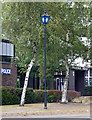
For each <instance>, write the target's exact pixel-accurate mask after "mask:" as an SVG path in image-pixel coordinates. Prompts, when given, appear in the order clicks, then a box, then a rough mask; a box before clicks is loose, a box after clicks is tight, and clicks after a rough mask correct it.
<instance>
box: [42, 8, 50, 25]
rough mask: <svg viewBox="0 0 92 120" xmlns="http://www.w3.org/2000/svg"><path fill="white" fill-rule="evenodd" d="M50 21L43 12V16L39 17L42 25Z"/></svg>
mask: <svg viewBox="0 0 92 120" xmlns="http://www.w3.org/2000/svg"><path fill="white" fill-rule="evenodd" d="M49 19H50V16H49V15H48V14H47V13H46V10H45V11H44V14H43V15H42V16H41V20H42V23H43V24H47V23H48V21H49Z"/></svg>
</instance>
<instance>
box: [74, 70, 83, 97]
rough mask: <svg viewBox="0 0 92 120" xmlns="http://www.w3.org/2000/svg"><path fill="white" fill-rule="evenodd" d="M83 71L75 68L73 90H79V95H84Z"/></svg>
mask: <svg viewBox="0 0 92 120" xmlns="http://www.w3.org/2000/svg"><path fill="white" fill-rule="evenodd" d="M84 75H85V71H84V70H75V91H78V92H80V94H81V95H84V87H85V77H84Z"/></svg>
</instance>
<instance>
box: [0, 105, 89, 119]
mask: <svg viewBox="0 0 92 120" xmlns="http://www.w3.org/2000/svg"><path fill="white" fill-rule="evenodd" d="M0 108H1V109H2V118H90V114H91V112H90V111H91V106H90V104H83V103H67V104H60V103H48V104H47V109H44V103H40V104H25V105H24V106H22V107H21V106H19V105H3V106H0Z"/></svg>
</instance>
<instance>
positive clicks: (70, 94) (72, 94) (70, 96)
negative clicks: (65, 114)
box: [67, 90, 80, 102]
mask: <svg viewBox="0 0 92 120" xmlns="http://www.w3.org/2000/svg"><path fill="white" fill-rule="evenodd" d="M79 96H80V94H79V92H77V91H73V90H68V91H67V100H68V101H69V102H71V101H72V99H74V98H76V97H79Z"/></svg>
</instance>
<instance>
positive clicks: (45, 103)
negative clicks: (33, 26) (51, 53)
mask: <svg viewBox="0 0 92 120" xmlns="http://www.w3.org/2000/svg"><path fill="white" fill-rule="evenodd" d="M49 19H50V16H48V15H47V13H46V10H45V11H44V14H43V15H42V16H41V20H42V23H43V24H44V70H45V71H44V78H45V80H44V87H45V91H44V109H47V92H46V24H47V23H48V21H49Z"/></svg>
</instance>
